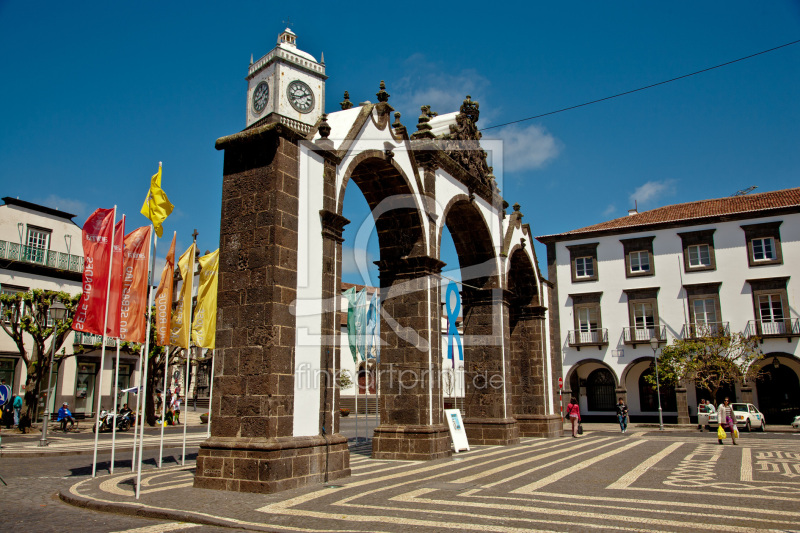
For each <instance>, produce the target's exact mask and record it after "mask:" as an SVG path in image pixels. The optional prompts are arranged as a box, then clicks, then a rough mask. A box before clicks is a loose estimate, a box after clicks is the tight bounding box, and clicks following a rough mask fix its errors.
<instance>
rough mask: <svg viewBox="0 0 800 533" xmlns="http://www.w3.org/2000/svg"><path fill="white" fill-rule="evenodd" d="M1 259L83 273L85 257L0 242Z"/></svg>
mask: <svg viewBox="0 0 800 533" xmlns="http://www.w3.org/2000/svg"><path fill="white" fill-rule="evenodd" d="M0 259H7V260H11V261H20V262H23V263H31V264H35V265H42V266H46V267H49V268H55V269H58V270H67V271H70V272H83V257H82V256H80V255H70V254H65V253H62V252H54V251H53V250H43V249H41V248H35V247H33V246H25V245H22V244H17V243H15V242H8V241H0Z"/></svg>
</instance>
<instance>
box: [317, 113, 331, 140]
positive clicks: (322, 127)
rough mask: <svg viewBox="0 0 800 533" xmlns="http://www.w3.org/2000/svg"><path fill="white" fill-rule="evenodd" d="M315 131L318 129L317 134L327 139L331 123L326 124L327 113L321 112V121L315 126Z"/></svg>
mask: <svg viewBox="0 0 800 533" xmlns="http://www.w3.org/2000/svg"><path fill="white" fill-rule="evenodd" d="M317 131H319V136H320V137H322V138H323V139H327V138H328V135H330V134H331V125H330V124H328V114H327V113H323V114H322V122H320V123H319V128H317Z"/></svg>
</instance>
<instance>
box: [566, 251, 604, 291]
mask: <svg viewBox="0 0 800 533" xmlns="http://www.w3.org/2000/svg"><path fill="white" fill-rule="evenodd" d="M598 244H599V243H596V242H590V243H587V244H576V245H574V246H567V250H569V256H570V259H569V260H570V269H571V273H572V282H573V283H580V282H584V281H597V279H598V276H597V245H598Z"/></svg>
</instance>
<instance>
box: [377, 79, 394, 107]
mask: <svg viewBox="0 0 800 533" xmlns="http://www.w3.org/2000/svg"><path fill="white" fill-rule="evenodd" d="M380 89H381V90H380V91H378V92H377V93H375V96H377V97H378V102H388V101H389V96H391V95H390V94H389V93H387V92H386V84H385V83H384V82H383V80H381V85H380Z"/></svg>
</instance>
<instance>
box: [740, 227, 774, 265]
mask: <svg viewBox="0 0 800 533" xmlns="http://www.w3.org/2000/svg"><path fill="white" fill-rule="evenodd" d="M780 226H781V222H780V221H778V222H767V223H764V224H749V225H746V226H742V227H741V228H742V229H743V230H744V235H745V239H746V241H747V262H748V264H749V265H750V266H751V267H756V266H764V265H775V264H782V263H783V252H782V251H781V233H780Z"/></svg>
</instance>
